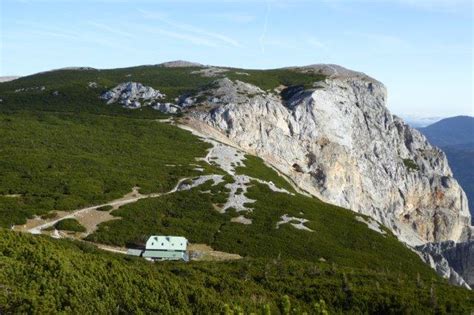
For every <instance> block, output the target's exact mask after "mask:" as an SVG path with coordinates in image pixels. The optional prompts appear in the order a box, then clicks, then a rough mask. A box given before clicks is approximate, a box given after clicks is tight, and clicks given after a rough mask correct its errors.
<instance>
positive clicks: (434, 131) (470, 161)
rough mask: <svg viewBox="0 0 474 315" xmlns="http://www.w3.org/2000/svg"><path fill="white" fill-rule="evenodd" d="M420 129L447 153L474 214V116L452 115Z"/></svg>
mask: <svg viewBox="0 0 474 315" xmlns="http://www.w3.org/2000/svg"><path fill="white" fill-rule="evenodd" d="M418 130H420V131H421V132H422V133H423V134H424V135H425V136H426V137H427V138H428V140H429V141H430V142H431V143H432V144H434V145H436V146H438V147H439V148H441V149H442V150H443V151H444V152H445V153H446V155H447V157H448V161H449V165H450V166H451V169H452V170H453V173H454V177H455V178H456V179H457V180H458V182H459V183H460V184H461V186H462V188H463V189H464V191H465V192H466V194H467V198H468V200H469V208H470V210H471V214H473V216H474V117H471V116H456V117H450V118H446V119H443V120H440V121H438V122H436V123H434V124H432V125H429V126H427V127H425V128H419V129H418Z"/></svg>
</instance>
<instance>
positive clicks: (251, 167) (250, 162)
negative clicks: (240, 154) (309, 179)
mask: <svg viewBox="0 0 474 315" xmlns="http://www.w3.org/2000/svg"><path fill="white" fill-rule="evenodd" d="M243 163H244V164H245V167H243V166H239V167H237V168H236V169H235V171H236V173H237V174H239V175H247V176H250V177H253V178H258V179H261V180H264V181H267V182H273V184H275V186H277V187H279V188H283V189H286V190H288V191H289V192H293V193H295V192H296V191H295V189H294V188H293V187H292V186H291V185H290V183H288V181H287V180H286V179H285V178H284V177H282V176H280V175H278V173H277V172H276V171H275V170H274V169H272V168H271V167H269V166H267V165H265V162H264V161H263V160H262V159H261V158H259V157H256V156H253V155H245V160H244V161H243Z"/></svg>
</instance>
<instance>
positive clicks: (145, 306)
mask: <svg viewBox="0 0 474 315" xmlns="http://www.w3.org/2000/svg"><path fill="white" fill-rule="evenodd" d="M0 266H1V268H0V283H1V284H2V285H1V287H0V312H1V313H9V312H15V313H20V312H24V313H52V312H61V311H62V312H67V313H70V312H71V311H74V312H75V313H86V314H88V313H162V314H177V313H185V314H186V313H194V314H196V313H201V314H211V313H212V314H218V313H222V312H223V311H224V310H225V304H228V305H232V308H236V307H235V306H239V308H240V309H242V310H244V311H245V312H246V313H250V312H251V311H253V312H255V311H259V310H260V309H261V308H262V306H263V305H268V306H269V307H270V309H271V310H272V313H273V314H278V312H279V310H280V309H281V305H282V301H283V298H282V297H283V296H284V295H288V296H289V300H290V302H291V305H292V309H293V310H294V313H295V314H299V313H301V312H303V311H307V312H310V313H312V314H317V313H316V312H314V309H313V305H314V303H315V302H317V301H319V300H320V299H324V300H325V301H327V304H328V305H329V311H330V312H331V313H332V314H342V313H344V314H347V313H354V314H358V313H362V312H368V313H373V314H402V313H404V314H407V313H411V314H430V313H435V312H436V313H439V314H443V313H452V314H468V313H469V310H470V309H472V307H473V305H474V299H473V295H472V294H471V293H470V292H468V291H466V290H462V289H459V288H455V287H452V286H448V285H447V284H446V283H445V282H444V281H440V280H439V279H436V278H435V279H429V278H425V277H423V276H421V277H419V278H414V277H408V276H407V275H405V274H403V273H391V272H387V271H381V272H376V271H371V270H369V269H364V268H362V269H360V268H346V267H341V266H336V265H330V264H327V263H321V262H304V261H303V262H302V261H292V260H279V259H274V260H263V259H244V260H241V261H234V262H225V263H198V262H193V263H188V264H184V263H160V264H150V263H148V262H146V261H143V260H141V259H132V258H128V257H126V256H121V255H115V254H109V253H106V252H102V251H99V250H97V249H95V248H94V247H92V246H88V245H86V244H82V243H77V242H71V241H66V240H59V241H58V240H52V239H50V238H47V237H43V236H32V235H27V234H17V233H13V232H9V231H5V230H1V229H0Z"/></svg>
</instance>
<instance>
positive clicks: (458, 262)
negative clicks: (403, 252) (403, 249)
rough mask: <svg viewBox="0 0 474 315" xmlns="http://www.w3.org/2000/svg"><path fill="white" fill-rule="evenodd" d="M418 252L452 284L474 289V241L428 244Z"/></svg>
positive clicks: (419, 247)
mask: <svg viewBox="0 0 474 315" xmlns="http://www.w3.org/2000/svg"><path fill="white" fill-rule="evenodd" d="M417 250H418V251H419V252H421V253H422V257H423V259H424V260H425V262H427V263H428V264H430V265H431V266H432V267H433V268H434V269H436V270H437V271H438V273H439V274H441V275H442V276H444V277H445V278H448V279H450V281H451V282H452V283H458V284H460V285H462V286H464V287H468V286H470V287H471V288H472V287H474V241H472V240H471V241H467V242H462V243H455V242H453V241H447V242H442V243H428V244H425V245H422V246H418V247H417Z"/></svg>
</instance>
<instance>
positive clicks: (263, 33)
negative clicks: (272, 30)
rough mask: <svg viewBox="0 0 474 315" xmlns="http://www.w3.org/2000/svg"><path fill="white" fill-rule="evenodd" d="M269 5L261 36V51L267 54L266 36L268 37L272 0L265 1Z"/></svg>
mask: <svg viewBox="0 0 474 315" xmlns="http://www.w3.org/2000/svg"><path fill="white" fill-rule="evenodd" d="M265 2H266V4H267V11H266V12H265V22H264V24H263V31H262V35H261V36H260V50H261V51H262V53H265V36H266V35H267V27H268V15H269V14H270V0H267V1H265Z"/></svg>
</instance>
